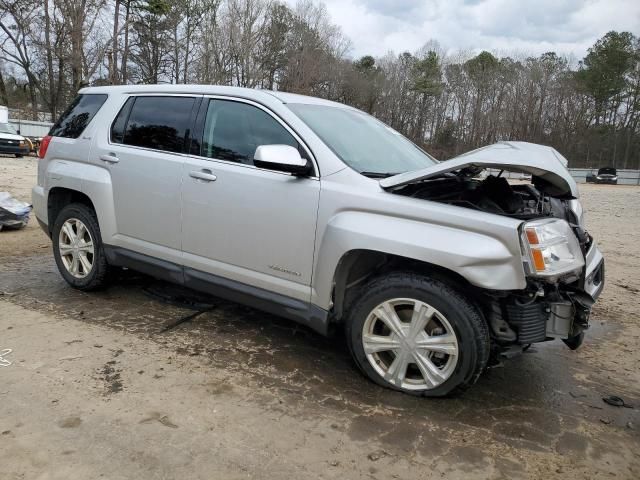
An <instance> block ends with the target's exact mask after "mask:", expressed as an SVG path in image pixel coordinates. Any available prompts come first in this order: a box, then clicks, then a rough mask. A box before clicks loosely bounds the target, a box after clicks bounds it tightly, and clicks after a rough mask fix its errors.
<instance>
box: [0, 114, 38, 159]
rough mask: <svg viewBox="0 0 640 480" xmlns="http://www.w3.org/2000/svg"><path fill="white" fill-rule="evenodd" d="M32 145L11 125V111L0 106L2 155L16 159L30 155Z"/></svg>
mask: <svg viewBox="0 0 640 480" xmlns="http://www.w3.org/2000/svg"><path fill="white" fill-rule="evenodd" d="M30 150H31V144H30V142H28V141H27V139H26V138H24V137H23V136H22V135H20V132H18V131H17V130H16V129H15V128H13V126H11V125H9V110H8V109H7V107H4V106H0V154H10V155H15V156H16V157H22V156H23V155H29V152H30Z"/></svg>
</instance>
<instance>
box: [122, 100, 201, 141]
mask: <svg viewBox="0 0 640 480" xmlns="http://www.w3.org/2000/svg"><path fill="white" fill-rule="evenodd" d="M194 102H195V99H194V98H192V97H146V96H145V97H136V98H135V102H134V103H133V106H132V107H131V112H130V113H129V115H128V117H129V118H128V120H126V126H125V128H124V136H123V139H122V143H124V144H126V145H133V146H136V147H146V148H153V149H155V150H164V151H167V152H178V153H179V152H182V151H183V149H184V144H185V140H186V137H187V135H188V133H189V126H190V122H191V110H192V108H193V104H194ZM123 110H124V108H123ZM117 123H118V119H116V122H114V124H113V128H115V129H116V132H115V134H116V135H117V128H118V126H117ZM112 134H113V132H112ZM116 138H117V137H116ZM114 140H115V138H114Z"/></svg>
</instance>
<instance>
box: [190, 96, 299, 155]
mask: <svg viewBox="0 0 640 480" xmlns="http://www.w3.org/2000/svg"><path fill="white" fill-rule="evenodd" d="M201 145H202V146H201V153H200V154H201V156H203V157H207V158H216V159H220V160H227V161H231V162H239V163H244V164H248V165H253V156H254V154H255V152H256V149H257V148H258V147H259V146H260V145H290V146H292V147H294V148H297V149H298V150H301V149H300V146H299V144H298V142H297V141H296V139H295V138H294V137H293V135H291V134H290V133H289V132H288V131H287V130H286V129H285V128H284V127H283V126H282V125H281V124H280V123H278V122H277V121H276V120H275V119H274V118H273V117H272V116H271V115H269V114H268V113H266V112H265V111H264V110H261V109H260V108H257V107H254V106H253V105H249V104H246V103H242V102H234V101H229V100H217V99H216V100H210V101H209V106H208V108H207V115H206V119H205V123H204V132H203V139H202V144H201Z"/></svg>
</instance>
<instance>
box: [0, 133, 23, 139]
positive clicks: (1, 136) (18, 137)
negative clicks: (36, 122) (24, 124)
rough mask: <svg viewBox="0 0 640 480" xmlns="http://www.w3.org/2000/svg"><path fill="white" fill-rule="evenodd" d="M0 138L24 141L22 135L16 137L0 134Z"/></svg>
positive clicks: (11, 134) (9, 134)
mask: <svg viewBox="0 0 640 480" xmlns="http://www.w3.org/2000/svg"><path fill="white" fill-rule="evenodd" d="M0 138H4V139H5V140H24V137H23V136H22V135H16V134H13V133H0Z"/></svg>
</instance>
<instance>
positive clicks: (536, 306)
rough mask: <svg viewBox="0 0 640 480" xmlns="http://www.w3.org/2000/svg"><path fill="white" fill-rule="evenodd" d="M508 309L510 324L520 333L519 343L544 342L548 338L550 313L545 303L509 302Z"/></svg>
mask: <svg viewBox="0 0 640 480" xmlns="http://www.w3.org/2000/svg"><path fill="white" fill-rule="evenodd" d="M506 309H507V319H508V322H509V325H510V326H511V328H513V329H514V330H515V331H516V333H517V334H518V343H521V344H527V343H535V342H543V341H544V340H545V339H546V338H547V335H546V331H547V316H548V315H547V313H546V311H545V305H544V304H541V303H532V304H531V305H517V304H508V305H506Z"/></svg>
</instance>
